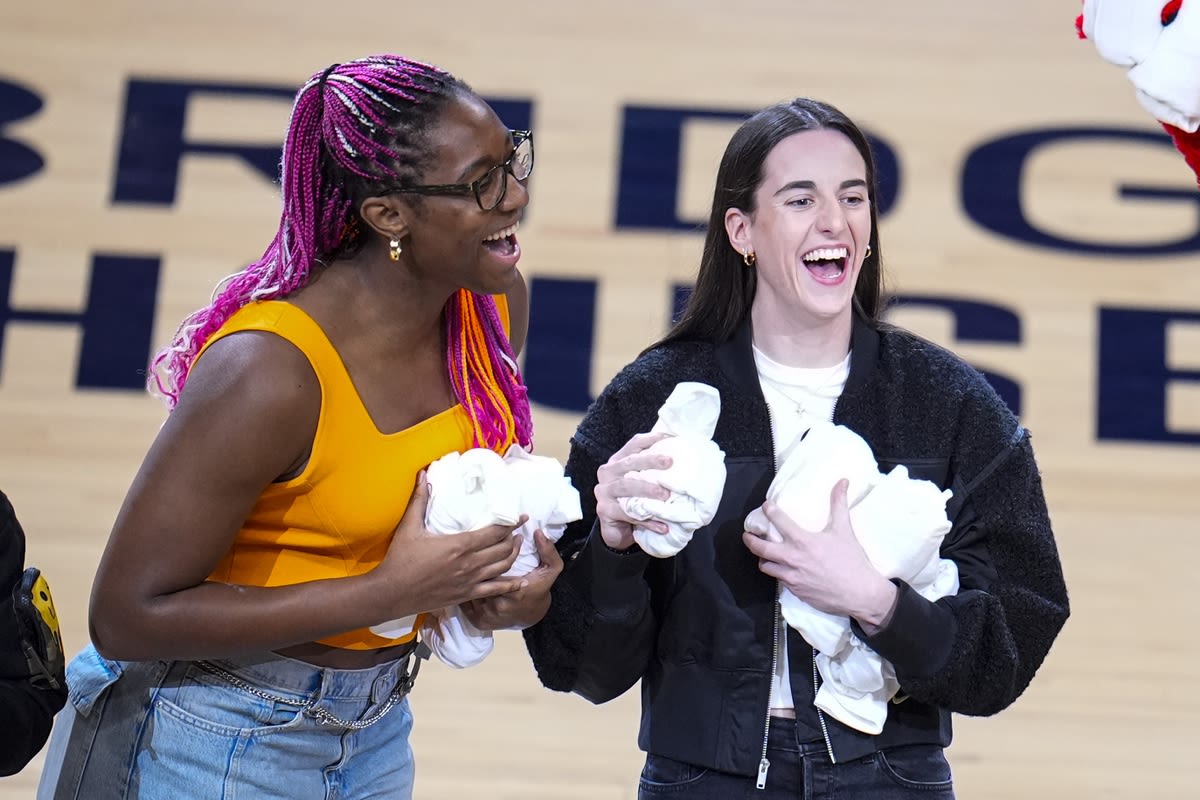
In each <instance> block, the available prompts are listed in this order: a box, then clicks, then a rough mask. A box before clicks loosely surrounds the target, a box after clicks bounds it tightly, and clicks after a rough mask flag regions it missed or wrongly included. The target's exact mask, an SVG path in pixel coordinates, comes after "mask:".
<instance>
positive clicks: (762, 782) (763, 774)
mask: <svg viewBox="0 0 1200 800" xmlns="http://www.w3.org/2000/svg"><path fill="white" fill-rule="evenodd" d="M764 400H765V398H764ZM764 405H765V406H766V407H767V424H768V425H769V426H770V430H771V466H772V467H773V468H774V471H775V473H776V474H778V473H779V454H778V453H776V452H775V420H774V419H773V418H772V417H771V404H770V403H764ZM773 609H774V614H773V615H772V616H773V619H772V621H771V678H770V680H771V681H774V680H775V672H776V670H778V669H779V620H780V619H782V618H783V608H782V606H780V605H779V581H778V580H776V581H775V603H774V605H773ZM770 739H771V692H770V690H769V689H768V690H767V710H766V714H765V715H764V719H763V743H762V757H761V758H760V759H759V760H758V780H756V781H755V782H754V788H755V789H765V788H767V770H768V769H770V768H771V760H770V759H769V758H767V743H768V742H769V741H770Z"/></svg>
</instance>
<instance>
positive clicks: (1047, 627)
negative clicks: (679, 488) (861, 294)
mask: <svg viewBox="0 0 1200 800" xmlns="http://www.w3.org/2000/svg"><path fill="white" fill-rule="evenodd" d="M750 343H751V332H750V326H749V321H747V322H746V323H744V324H743V326H742V327H741V329H740V330H739V331H738V332H737V333H736V334H735V335H734V337H733V338H732V339H730V340H729V341H727V342H724V343H720V344H716V345H714V344H712V343H708V342H673V343H670V344H667V345H662V346H659V347H656V348H652V349H651V350H649V351H647V352H646V353H644V354H643V355H642V356H640V357H639V358H638V359H637V360H635V361H634V362H633V363H632V364H630V365H629V366H627V367H626V368H625V369H624V370H622V371H621V372H620V373H619V374H618V375H617V376H616V377H615V378H614V379H613V380H612V382H611V383H610V384H609V385H608V387H607V388H606V389H605V390H604V392H603V393H602V394H601V396H600V397H599V398H597V400H596V401H595V402H594V403H593V404H592V406H591V408H590V409H589V410H588V412H587V414H586V415H585V417H584V419H583V421H582V422H581V423H580V425H579V428H578V430H577V431H576V433H575V435H574V437H573V438H572V442H571V445H572V446H571V452H570V456H569V458H568V462H567V474H568V475H569V476H570V478H571V480H572V481H573V483H574V484H575V486H576V487H577V488H578V490H579V492H580V496H581V500H582V501H583V507H584V516H583V519H582V520H580V521H579V522H577V523H574V524H573V525H572V526H570V527H569V528H568V529H567V531H566V533H565V534H564V536H563V537H562V539H561V540H560V541H559V543H558V547H559V550H560V552H561V553H562V554H563V557H564V559H566V562H567V566H566V568H565V569H564V570H563V573H562V575H560V577H559V578H558V580H557V581H556V583H555V585H554V587H553V589H552V602H551V607H550V610H549V612H548V613H547V615H546V617H545V618H544V619H543V620H542V621H541V622H540V623H538V624H537V625H535V626H533V627H532V628H529V629H527V630H526V631H525V639H526V644H527V646H528V649H529V653H530V655H531V657H532V660H533V663H534V665H535V667H536V669H537V672H538V676H539V678H540V679H541V681H542V682H543V683H544V684H545V685H546V686H547V687H549V688H551V689H555V690H559V691H573V692H576V693H578V694H580V695H582V696H583V697H585V698H587V699H588V700H590V701H592V702H594V703H603V702H606V701H608V700H611V699H613V698H615V697H617V696H619V695H621V694H622V693H624V692H625V691H627V690H628V689H629V688H630V687H632V686H633V685H634V684H635V683H637V682H638V681H639V680H640V681H641V692H642V716H641V731H640V734H639V737H638V744H639V746H640V747H641V748H642V749H643V750H645V751H647V752H650V753H655V754H658V755H663V756H666V757H668V758H673V759H676V760H680V761H685V762H688V763H691V764H696V765H699V766H704V767H709V768H713V769H718V770H722V771H725V772H732V773H740V774H743V775H754V774H755V773H756V771H757V770H758V767H759V761H760V759H761V757H762V747H763V741H764V732H765V731H764V728H765V725H766V722H767V708H768V703H769V695H770V686H771V678H772V675H771V664H772V652H773V628H774V623H775V614H776V612H775V599H776V593H777V585H776V582H775V581H774V580H773V579H771V578H769V577H768V576H766V575H763V574H762V573H761V572H759V570H758V567H757V562H756V559H755V557H754V556H753V555H751V554H750V552H749V551H748V550H747V549H746V547H745V545H744V544H743V542H742V532H743V529H744V525H743V521H744V519H745V517H746V515H747V514H748V513H749V512H750V511H751V510H753V509H754V508H757V507H758V506H760V505H761V504H762V503H763V501H764V499H765V497H766V491H767V487H768V486H769V485H770V483H771V480H772V478H773V477H774V457H773V444H772V438H771V427H770V420H769V418H768V414H767V406H766V402H765V401H764V399H763V395H762V390H761V388H760V386H759V383H758V377H757V372H756V370H755V365H754V360H753V355H752V351H751V344H750ZM681 381H700V382H703V383H707V384H710V385H712V386H714V387H716V388H717V389H718V391H719V392H720V395H721V416H720V419H719V420H718V423H717V428H716V432H715V434H714V436H713V438H714V440H715V441H716V442H717V444H718V445H720V447H721V449H722V450H724V451H725V454H726V470H727V478H726V484H725V489H724V494H723V496H722V500H721V503H720V506H719V508H718V510H717V513H716V516H715V518H714V519H713V521H712V522H711V523H710V524H709V525H707V526H705V527H704V528H701V529H700V530H698V531H697V532H696V533H695V535H694V536H693V538H692V541H691V542H690V543H689V544H688V545H687V547H685V548H684V550H683V551H681V552H680V553H679V554H678V555H676V556H674V557H671V558H666V559H655V558H651V557H650V556H648V555H646V554H645V553H643V552H642V551H641V550H640V549H638V548H636V547H634V548H633V549H632V550H630V551H625V552H616V551H613V550H610V549H609V548H608V547H607V546H605V544H604V542H603V540H602V538H601V537H600V535H599V531H598V529H596V530H595V531H593V528H594V527H595V496H594V488H595V485H596V470H597V468H598V467H599V466H601V465H602V464H604V462H605V461H607V459H608V458H609V456H610V455H611V454H612V453H614V452H615V451H616V450H618V449H620V448H621V447H622V446H623V445H624V444H625V442H627V441H628V440H629V438H630V437H631V436H633V435H634V434H636V433H639V432H644V431H648V430H650V428H651V427H652V426H653V424H654V422H655V420H656V419H657V412H658V409H659V407H660V406H661V405H662V404H663V402H664V401H665V400H666V398H667V396H668V395H669V394H670V392H671V390H672V389H673V388H674V387H675V385H676V384H677V383H679V382H681ZM834 422H835V423H837V424H840V425H845V426H847V427H849V428H850V429H852V430H853V431H855V432H856V433H858V434H859V435H860V436H862V437H863V438H864V439H865V440H866V441H867V442H868V443H869V444H870V446H871V448H872V451H873V452H874V454H875V456H876V459H877V461H878V462H879V465H880V468H881V470H882V471H885V472H886V471H890V469H891V468H892V467H893V466H895V465H898V464H904V465H906V466H907V467H908V470H909V473H910V475H911V476H912V477H913V478H924V479H927V480H931V481H933V482H935V483H936V484H938V485H939V486H940V487H941V488H948V489H950V490H951V491H952V492H953V497H952V499H951V500H950V502H949V503H948V505H947V513H948V515H949V517H950V520H951V522H952V524H953V527H952V529H951V531H950V532H949V533H948V534H947V535H946V537H945V539H944V541H943V545H942V552H941V554H942V557H944V558H949V559H953V560H954V561H955V562H956V564H957V566H958V570H959V578H960V584H961V587H960V589H959V592H958V593H957V594H956V595H954V596H951V597H946V598H943V599H940V600H938V601H936V602H930V601H928V600H926V599H924V598H923V597H921V596H920V595H919V594H917V593H916V592H915V591H913V590H912V589H910V588H909V587H908V586H907V585H905V584H904V583H903V582H900V581H897V585H898V587H899V590H900V594H899V599H898V604H897V607H896V609H895V611H894V613H893V616H892V619H891V621H890V622H889V624H888V625H887V627H885V628H884V629H882V630H880V631H879V632H877V633H876V634H875V635H873V636H867V635H865V633H864V632H863V631H862V630H861V629H860V628H858V626H857V625H855V626H854V629H855V633H856V634H857V635H858V637H859V638H860V639H862V640H863V641H864V642H866V643H867V644H868V645H869V646H870V647H871V648H872V649H874V650H875V651H876V652H877V653H878V654H879V655H880V656H882V657H883V658H886V659H887V660H888V661H890V662H891V663H892V665H893V666H894V667H895V670H896V675H897V678H898V679H899V681H900V685H901V694H900V695H899V697H902V698H903V701H902V702H893V703H890V704H889V707H888V718H887V722H886V723H885V726H884V729H883V731H882V732H881V733H880V734H879V735H877V736H871V735H869V734H865V733H862V732H860V731H857V730H855V729H853V728H850V727H848V726H845V725H842V724H841V723H839V722H838V721H837V720H835V719H833V718H832V717H829V716H827V715H824V714H821V713H820V712H819V711H818V710H817V709H816V708H815V706H813V704H812V700H813V697H814V694H815V688H816V684H815V680H816V678H815V671H814V669H813V665H812V661H811V653H812V649H811V647H810V646H809V645H808V644H807V643H806V642H805V641H804V640H803V639H802V638H800V637H799V636H798V634H796V632H795V631H792V630H790V629H789V640H788V645H789V651H790V669H791V688H792V695H793V699H794V702H795V706H796V714H797V723H798V725H799V726H800V727H801V730H802V731H803V730H807V731H808V732H809V734H810V735H811V737H812V738H813V739H814V740H816V739H824V741H825V743H826V746H827V747H828V749H829V751H830V754H831V756H832V757H833V758H834V760H835V761H846V760H851V759H854V758H858V757H861V756H864V755H867V754H870V753H873V752H875V751H876V750H881V749H885V748H888V747H893V746H898V745H904V744H916V743H931V744H939V745H942V746H946V745H948V744H949V743H950V738H951V724H950V715H951V713H953V712H957V713H961V714H970V715H988V714H994V713H996V712H998V711H1000V710H1001V709H1003V708H1005V707H1006V706H1008V705H1009V704H1010V703H1012V702H1013V701H1014V700H1016V698H1017V697H1018V696H1019V695H1020V694H1021V693H1022V692H1023V691H1024V690H1025V688H1026V686H1028V684H1029V682H1030V680H1031V679H1032V678H1033V675H1034V673H1035V672H1036V671H1037V669H1038V667H1039V666H1040V665H1041V663H1042V661H1043V659H1044V658H1045V657H1046V654H1047V653H1048V651H1049V649H1050V646H1051V644H1052V643H1053V641H1054V639H1055V637H1056V636H1057V635H1058V632H1059V631H1060V630H1061V628H1062V626H1063V624H1064V623H1065V622H1066V619H1067V616H1068V613H1069V612H1068V603H1067V592H1066V586H1065V583H1064V580H1063V574H1062V568H1061V565H1060V562H1059V558H1058V552H1057V548H1056V545H1055V542H1054V537H1053V534H1052V532H1051V528H1050V520H1049V515H1048V512H1047V508H1046V502H1045V499H1044V497H1043V493H1042V485H1041V479H1040V476H1039V473H1038V469H1037V465H1036V463H1035V461H1034V456H1033V451H1032V448H1031V445H1030V439H1029V434H1028V432H1027V431H1026V430H1025V429H1024V428H1023V427H1022V426H1021V425H1020V424H1019V423H1018V421H1017V419H1016V418H1015V417H1014V416H1013V414H1012V413H1011V411H1010V410H1009V409H1008V407H1007V406H1006V405H1005V404H1004V403H1003V401H1002V400H1001V399H1000V397H999V396H998V395H997V394H996V393H995V391H994V390H993V389H992V388H991V386H990V385H989V384H988V383H987V382H986V380H985V379H984V378H983V376H982V375H981V374H980V373H979V372H978V371H976V370H975V369H973V368H972V367H970V366H969V365H967V364H966V363H965V362H963V361H962V360H961V359H960V358H958V357H957V356H955V355H954V354H952V353H950V352H949V351H947V350H945V349H943V348H941V347H938V346H936V345H934V344H932V343H930V342H928V341H925V340H924V339H921V338H920V337H917V336H915V335H913V334H911V333H908V332H906V331H903V330H900V329H897V328H893V327H890V326H881V327H879V328H876V327H874V326H872V325H868V324H866V323H865V322H863V321H862V320H861V319H857V318H856V320H855V326H854V333H853V339H852V346H851V368H850V374H849V377H848V378H847V382H846V386H845V388H844V390H843V393H842V396H841V397H840V398H839V400H838V402H837V405H836V407H835V411H834Z"/></svg>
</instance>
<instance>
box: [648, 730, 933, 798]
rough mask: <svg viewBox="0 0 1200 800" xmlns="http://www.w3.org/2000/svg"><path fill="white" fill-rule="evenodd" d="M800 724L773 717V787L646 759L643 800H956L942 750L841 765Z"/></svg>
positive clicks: (894, 753)
mask: <svg viewBox="0 0 1200 800" xmlns="http://www.w3.org/2000/svg"><path fill="white" fill-rule="evenodd" d="M796 738H797V737H796V723H795V721H794V720H790V719H779V718H776V717H772V718H771V727H770V731H769V732H768V735H767V758H768V760H769V761H770V762H771V766H770V768H769V769H768V770H767V782H766V786H765V787H764V788H763V789H758V788H756V787H755V783H756V778H754V777H747V776H744V775H731V774H729V773H727V772H718V771H716V770H712V769H705V768H703V767H697V766H694V765H691V764H685V763H683V762H682V761H674V760H672V759H669V758H664V757H662V756H656V755H654V754H650V755H647V756H646V766H645V768H644V769H643V770H642V777H641V781H640V782H639V785H638V798H639V800H654V798H664V797H670V798H675V799H676V800H822V799H823V798H842V800H849V799H850V798H870V800H901V799H902V798H918V797H920V798H928V800H953V798H954V788H953V784H952V783H951V779H950V765H949V764H948V763H947V762H946V757H945V755H944V754H943V752H942V748H941V747H938V746H937V745H908V746H905V747H896V748H892V749H889V750H885V751H880V752H878V753H875V754H874V755H871V756H866V757H864V758H859V759H856V760H854V761H848V762H845V763H838V764H834V763H832V762H831V761H830V760H829V753H828V752H827V751H826V749H825V743H824V742H798V741H796Z"/></svg>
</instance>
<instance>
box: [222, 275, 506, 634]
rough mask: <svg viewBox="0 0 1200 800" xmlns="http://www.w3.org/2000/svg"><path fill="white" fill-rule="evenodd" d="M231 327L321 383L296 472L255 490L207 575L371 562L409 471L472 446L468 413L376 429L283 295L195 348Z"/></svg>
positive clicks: (384, 544)
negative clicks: (254, 336) (290, 352)
mask: <svg viewBox="0 0 1200 800" xmlns="http://www.w3.org/2000/svg"><path fill="white" fill-rule="evenodd" d="M495 300H496V306H497V309H498V311H499V312H500V319H501V321H502V322H503V323H504V329H505V331H506V332H507V331H508V330H509V318H508V303H507V301H506V298H505V297H504V296H503V295H496V296H495ZM238 331H268V332H270V333H274V334H275V335H277V336H281V337H282V338H284V339H286V340H288V341H289V342H291V343H292V344H293V345H295V346H296V347H297V348H298V349H299V350H300V351H301V352H302V353H304V355H305V356H306V357H307V358H308V361H309V363H310V364H311V365H312V368H313V372H315V373H316V376H317V381H318V383H319V384H320V387H321V414H320V418H319V419H318V421H317V430H316V435H315V436H314V438H313V445H312V453H311V454H310V456H309V459H308V463H307V464H306V465H305V467H304V470H303V472H301V473H300V474H299V475H297V476H296V477H294V478H292V479H290V480H287V481H283V482H280V483H272V484H271V485H270V486H268V487H267V488H266V489H264V490H263V493H262V494H261V495H259V498H258V501H257V502H256V503H255V504H254V508H253V509H252V510H251V511H250V514H249V516H247V517H246V521H245V523H244V524H243V525H242V529H241V530H240V531H238V533H237V536H236V537H235V538H234V540H233V544H232V545H231V546H230V548H229V551H228V552H227V553H226V554H225V556H224V557H223V558H222V559H221V561H220V563H219V564H217V567H216V569H214V570H213V572H212V574H211V575H209V580H212V581H219V582H221V583H234V584H242V585H248V586H287V585H290V584H294V583H303V582H305V581H313V580H321V579H324V578H341V577H348V576H352V575H361V574H363V573H365V572H368V571H370V570H371V569H373V568H374V567H375V566H377V565H378V564H379V563H380V562H381V561H382V560H383V556H384V554H385V553H386V552H387V549H388V545H389V544H390V543H391V540H392V533H393V531H395V529H396V526H397V525H398V524H399V523H400V518H401V517H402V516H403V515H404V510H405V508H407V507H408V501H409V499H410V498H411V496H412V488H413V484H414V482H415V481H416V478H417V473H418V472H419V471H420V470H422V469H424V468H425V467H427V466H428V465H429V464H430V463H431V462H433V461H435V460H437V459H438V458H441V457H442V456H444V455H445V454H447V453H449V452H451V451H459V452H462V451H465V450H467V449H470V448H471V447H472V443H473V441H474V438H473V436H472V430H471V421H470V417H469V416H468V415H467V412H466V410H465V409H464V408H463V407H462V406H461V405H456V406H454V407H452V408H449V409H447V410H445V411H443V412H441V413H439V414H437V415H435V416H433V417H430V418H428V419H426V420H423V421H421V422H419V423H417V424H416V425H413V426H412V427H411V428H406V429H405V430H402V431H399V432H397V433H393V434H383V433H380V432H379V429H378V428H376V427H375V423H374V421H373V420H372V419H371V417H370V416H369V415H368V413H367V410H366V408H365V407H364V406H363V404H362V400H361V399H360V398H359V396H358V392H357V390H356V389H355V388H354V384H353V383H352V382H351V380H350V375H349V373H347V372H346V368H345V366H344V365H343V364H342V359H341V356H339V355H338V353H337V351H336V350H335V349H334V348H333V345H332V344H331V343H330V341H329V339H328V338H326V336H325V332H324V331H322V330H321V328H320V326H319V325H317V323H316V321H314V320H313V319H312V317H310V316H308V314H306V313H305V312H304V311H302V310H300V309H299V308H298V307H297V306H294V305H292V304H291V303H288V302H286V301H279V300H272V301H266V302H257V303H251V304H250V305H247V306H245V307H243V308H242V309H240V310H238V311H237V313H235V314H234V315H233V316H232V317H230V318H229V320H228V321H226V323H225V324H224V325H223V326H221V328H220V329H219V330H217V332H216V333H214V334H213V335H212V336H211V337H210V338H209V340H208V341H207V342H206V343H205V345H204V348H202V349H201V351H200V352H201V354H202V353H203V352H204V349H207V348H208V347H209V346H210V345H211V344H212V343H213V342H215V341H217V340H218V339H220V338H222V337H225V336H228V335H230V334H232V333H236V332H238ZM419 626H420V619H419V618H418V620H417V622H416V623H415V627H417V628H419ZM415 636H416V632H415V629H414V631H413V632H410V633H407V634H405V635H403V636H401V637H400V638H396V639H388V638H384V637H382V636H378V635H376V634H374V633H372V632H371V631H370V630H368V629H366V628H363V629H360V630H355V631H349V632H347V633H343V634H340V635H337V636H331V637H329V638H326V639H321V640H320V642H321V643H322V644H326V645H330V646H332V647H341V648H346V649H350V650H369V649H374V648H377V647H387V646H389V645H394V644H401V643H403V642H408V641H411V640H412V639H413V638H414V637H415Z"/></svg>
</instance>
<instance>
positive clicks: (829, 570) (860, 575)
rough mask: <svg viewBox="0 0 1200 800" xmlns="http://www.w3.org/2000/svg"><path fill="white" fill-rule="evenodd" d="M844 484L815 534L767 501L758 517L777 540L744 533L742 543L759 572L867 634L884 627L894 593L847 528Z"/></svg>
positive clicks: (832, 495)
mask: <svg viewBox="0 0 1200 800" xmlns="http://www.w3.org/2000/svg"><path fill="white" fill-rule="evenodd" d="M848 487H849V481H846V480H841V481H838V482H837V483H836V484H835V485H834V487H833V491H832V492H831V493H830V503H829V505H830V508H829V521H828V522H827V523H826V524H825V527H824V528H823V529H821V530H818V531H810V530H806V529H804V528H802V527H800V526H799V525H798V524H796V522H795V521H793V520H792V518H791V517H789V516H788V515H787V514H785V513H783V511H782V510H780V508H779V507H778V506H777V505H775V504H774V503H772V502H769V501H768V502H767V503H765V504H763V513H764V514H765V515H766V518H767V519H768V520H769V521H770V523H771V525H772V526H773V527H774V528H775V530H776V531H778V533H779V535H780V536H781V537H782V541H770V540H768V539H767V537H766V536H765V535H764V533H765V532H764V531H749V530H747V531H745V532H744V533H743V534H742V540H743V541H744V542H745V543H746V547H747V548H748V549H749V550H750V552H751V553H753V554H754V555H756V556H757V557H758V568H759V569H760V570H761V571H762V572H763V574H765V575H769V576H771V577H772V578H777V579H778V580H779V581H780V582H781V583H782V584H783V585H784V586H786V587H787V588H788V589H789V590H791V592H792V594H794V595H796V597H798V598H800V599H801V600H804V601H805V602H806V603H808V604H809V605H811V606H812V607H813V608H816V609H818V610H819V611H824V612H826V613H829V614H837V615H839V616H848V617H854V618H855V619H857V620H858V621H859V623H860V624H861V625H863V626H864V628H866V629H867V631H868V632H872V631H873V629H877V628H880V627H883V626H884V625H886V623H887V621H888V620H889V619H890V617H891V613H892V609H893V608H894V606H895V602H896V597H897V589H896V587H895V585H893V584H892V582H891V581H889V580H887V579H886V578H885V577H884V576H883V575H881V574H880V573H879V571H878V570H876V569H875V566H874V565H873V564H871V561H870V559H868V558H867V554H866V552H865V551H863V548H862V545H861V544H859V541H858V537H856V536H855V535H854V529H853V528H852V527H851V526H850V509H849V505H848V502H847V499H846V493H847V488H848Z"/></svg>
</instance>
